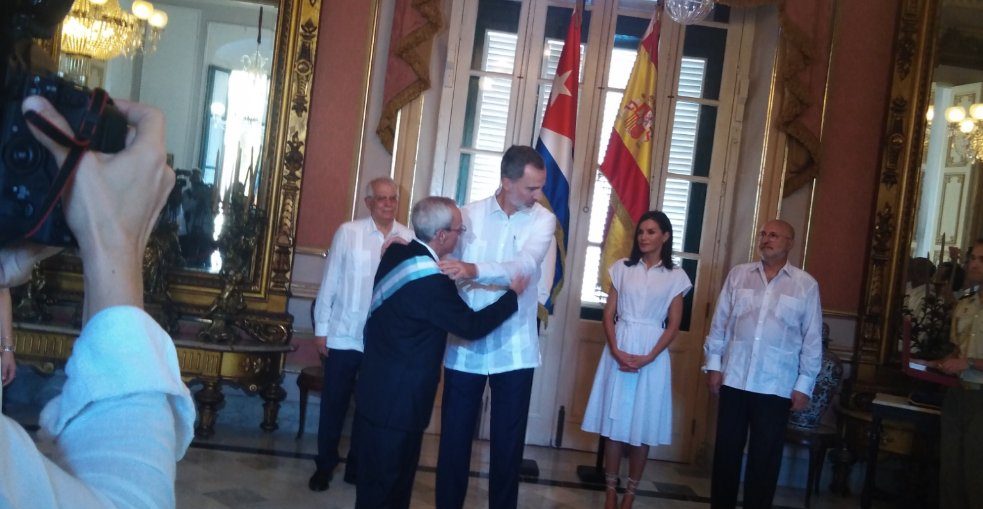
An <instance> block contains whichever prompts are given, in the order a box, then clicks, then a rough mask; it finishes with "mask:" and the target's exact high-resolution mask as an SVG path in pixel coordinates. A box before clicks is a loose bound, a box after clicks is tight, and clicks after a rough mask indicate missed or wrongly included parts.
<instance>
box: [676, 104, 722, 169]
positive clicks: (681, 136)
mask: <svg viewBox="0 0 983 509" xmlns="http://www.w3.org/2000/svg"><path fill="white" fill-rule="evenodd" d="M716 123H717V107H716V106H706V105H700V104H697V103H694V102H687V101H678V102H677V103H676V112H675V115H674V117H673V121H672V137H671V138H670V144H669V168H668V169H669V172H670V173H674V174H677V175H694V176H697V177H708V176H709V175H710V158H711V156H712V155H713V141H714V140H713V138H714V136H713V133H714V129H715V128H716Z"/></svg>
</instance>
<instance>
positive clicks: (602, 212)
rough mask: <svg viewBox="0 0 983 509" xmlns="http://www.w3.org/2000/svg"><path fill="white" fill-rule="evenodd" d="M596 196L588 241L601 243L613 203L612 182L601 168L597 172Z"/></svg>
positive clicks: (591, 206)
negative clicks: (608, 212)
mask: <svg viewBox="0 0 983 509" xmlns="http://www.w3.org/2000/svg"><path fill="white" fill-rule="evenodd" d="M594 175H595V177H594V196H593V198H591V203H590V211H591V214H590V226H589V227H588V230H587V242H589V243H591V244H600V243H601V241H602V240H603V239H604V223H605V221H607V211H608V207H609V205H610V203H611V184H610V183H609V182H608V179H607V178H605V177H604V174H602V173H601V172H600V170H598V171H596V172H595V174H594Z"/></svg>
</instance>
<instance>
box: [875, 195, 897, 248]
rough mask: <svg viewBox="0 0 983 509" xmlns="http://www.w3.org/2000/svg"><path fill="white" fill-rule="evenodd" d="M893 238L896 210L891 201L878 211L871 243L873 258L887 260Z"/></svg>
mask: <svg viewBox="0 0 983 509" xmlns="http://www.w3.org/2000/svg"><path fill="white" fill-rule="evenodd" d="M893 238H894V210H893V209H892V208H891V204H890V203H885V204H884V208H882V209H881V210H879V211H877V219H876V220H875V221H874V241H873V243H872V245H871V250H872V253H871V258H873V259H874V262H875V263H876V262H885V261H887V259H888V255H889V254H890V249H891V247H892V245H891V240H892V239H893Z"/></svg>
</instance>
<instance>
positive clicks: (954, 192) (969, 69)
mask: <svg viewBox="0 0 983 509" xmlns="http://www.w3.org/2000/svg"><path fill="white" fill-rule="evenodd" d="M894 53H895V56H894V67H893V73H894V76H893V81H892V88H891V95H890V98H889V105H888V115H887V130H886V133H885V139H884V147H883V154H882V159H881V168H880V179H879V183H878V186H879V187H878V194H877V209H876V212H875V218H874V224H873V231H872V241H871V253H870V258H869V260H868V270H867V281H866V292H865V297H864V298H865V307H864V312H863V315H862V316H861V327H860V334H859V336H860V337H859V343H858V348H857V355H856V359H855V360H857V361H858V368H859V374H858V376H859V378H860V379H864V378H867V379H868V380H875V379H878V378H881V379H882V380H883V377H878V376H876V375H877V372H878V371H880V372H883V371H884V370H883V369H882V368H883V367H885V366H890V365H893V364H894V363H895V362H896V361H897V360H898V353H899V349H900V348H901V344H900V342H899V341H898V340H899V338H900V337H901V328H900V324H901V322H902V318H903V317H904V316H906V315H907V316H910V317H912V319H913V320H916V321H917V320H918V319H919V317H920V315H923V314H924V313H925V309H926V308H925V306H926V301H927V300H928V301H933V302H935V303H938V305H942V306H945V305H946V304H948V305H951V302H952V301H953V300H954V298H956V297H958V294H959V292H960V291H962V290H963V288H962V286H964V282H963V280H962V277H961V274H960V273H961V266H962V265H963V263H964V261H965V253H966V251H967V247H968V246H971V244H972V242H973V240H974V239H975V238H977V237H979V236H981V235H983V175H981V172H983V4H981V3H980V2H977V1H971V0H904V1H903V2H902V7H901V12H900V14H899V19H898V29H897V34H896V40H895V48H894ZM926 296H927V297H928V298H927V299H926ZM932 305H934V304H932ZM946 325H947V324H946V323H940V324H939V325H938V327H937V329H938V330H935V329H930V330H928V331H926V332H923V336H922V337H921V338H918V337H915V338H914V339H916V340H918V339H922V340H926V339H929V340H931V341H932V342H945V341H947V340H948V337H946V336H945V328H946V327H945V326H946ZM932 334H934V335H937V336H939V337H937V338H934V340H933V339H931V338H928V336H927V335H932ZM935 354H938V352H935ZM930 355H931V353H930Z"/></svg>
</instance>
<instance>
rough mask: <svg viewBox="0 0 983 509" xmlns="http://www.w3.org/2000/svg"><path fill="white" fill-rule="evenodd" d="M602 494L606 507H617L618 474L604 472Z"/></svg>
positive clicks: (613, 508)
mask: <svg viewBox="0 0 983 509" xmlns="http://www.w3.org/2000/svg"><path fill="white" fill-rule="evenodd" d="M604 496H605V501H604V507H605V508H606V509H615V508H617V507H618V474H608V473H605V474H604Z"/></svg>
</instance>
